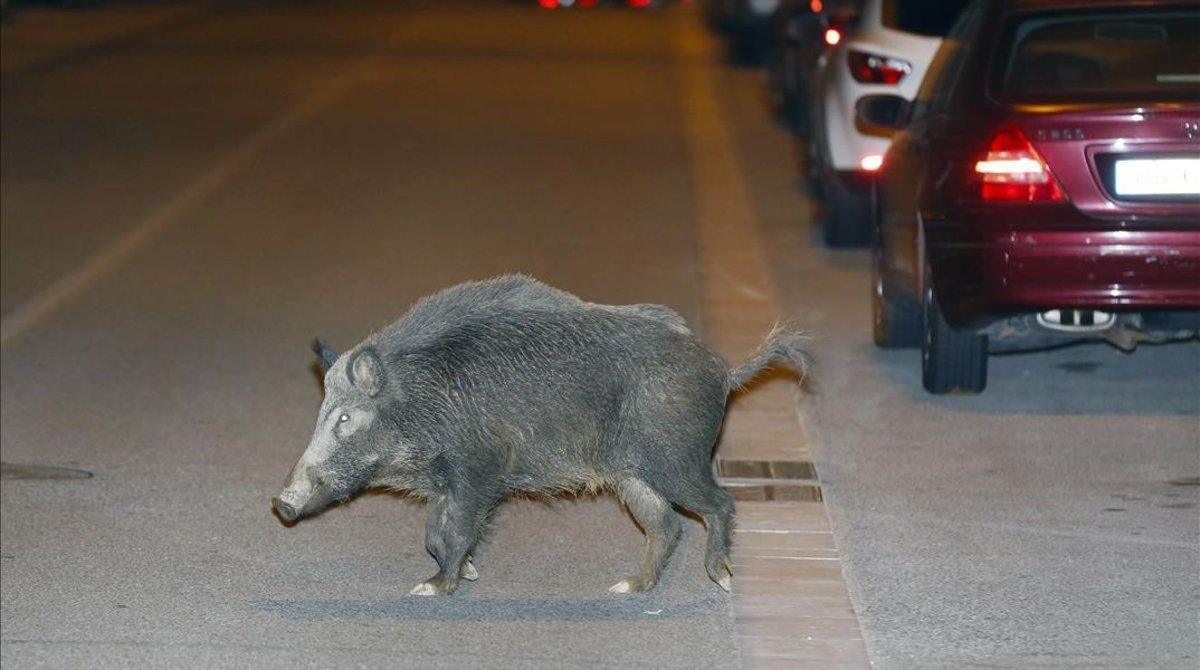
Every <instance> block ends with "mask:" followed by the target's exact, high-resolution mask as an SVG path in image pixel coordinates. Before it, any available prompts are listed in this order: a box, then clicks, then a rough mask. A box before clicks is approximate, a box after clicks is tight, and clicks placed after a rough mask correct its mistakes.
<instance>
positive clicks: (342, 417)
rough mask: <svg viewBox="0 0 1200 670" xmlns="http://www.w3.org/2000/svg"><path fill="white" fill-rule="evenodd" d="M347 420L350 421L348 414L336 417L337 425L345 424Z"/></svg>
mask: <svg viewBox="0 0 1200 670" xmlns="http://www.w3.org/2000/svg"><path fill="white" fill-rule="evenodd" d="M349 420H350V415H349V414H342V415H341V416H339V417H338V423H346V422H347V421H349Z"/></svg>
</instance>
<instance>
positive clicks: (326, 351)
mask: <svg viewBox="0 0 1200 670" xmlns="http://www.w3.org/2000/svg"><path fill="white" fill-rule="evenodd" d="M312 350H313V353H315V354H316V355H317V358H319V359H320V360H321V372H328V371H329V368H331V367H333V364H334V363H335V362H336V361H337V359H338V355H337V352H336V351H334V350H333V349H330V348H329V345H328V344H325V343H324V342H322V341H321V340H319V339H317V340H313V343H312Z"/></svg>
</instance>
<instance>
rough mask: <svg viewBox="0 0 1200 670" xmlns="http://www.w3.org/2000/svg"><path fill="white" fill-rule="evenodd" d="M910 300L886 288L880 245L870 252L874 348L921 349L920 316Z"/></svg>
mask: <svg viewBox="0 0 1200 670" xmlns="http://www.w3.org/2000/svg"><path fill="white" fill-rule="evenodd" d="M915 307H916V302H915V301H913V300H907V301H905V300H901V299H899V298H898V297H897V296H896V295H895V292H894V291H891V290H889V289H888V285H887V280H886V279H885V278H884V271H883V245H881V244H880V243H879V242H878V241H877V242H876V243H875V245H874V248H873V250H872V253H871V315H872V317H873V318H872V326H873V331H874V332H873V334H874V338H875V345H876V346H878V347H880V348H882V349H904V348H911V347H919V346H921V313H920V311H919V310H917V309H915Z"/></svg>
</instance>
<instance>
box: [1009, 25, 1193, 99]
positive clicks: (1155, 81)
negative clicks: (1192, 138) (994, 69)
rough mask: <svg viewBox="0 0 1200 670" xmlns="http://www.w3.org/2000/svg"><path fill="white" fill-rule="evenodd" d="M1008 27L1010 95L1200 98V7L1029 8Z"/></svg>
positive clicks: (1018, 97)
mask: <svg viewBox="0 0 1200 670" xmlns="http://www.w3.org/2000/svg"><path fill="white" fill-rule="evenodd" d="M1006 35H1007V37H1006V39H1005V41H1004V42H1002V44H1003V45H1005V46H1002V47H1001V50H1000V52H999V53H1000V54H1001V55H1002V56H1003V57H1002V58H1000V59H998V61H997V62H998V64H999V67H1000V72H998V73H997V74H998V75H999V79H1000V81H1001V85H1000V88H1001V90H1002V91H1003V97H1005V98H1007V99H1010V100H1027V101H1046V102H1074V101H1081V102H1089V101H1119V102H1145V103H1152V102H1172V101H1178V100H1198V99H1200V46H1198V45H1200V10H1191V9H1186V10H1180V9H1178V8H1174V9H1168V10H1160V11H1154V10H1146V9H1142V10H1136V11H1124V12H1117V11H1109V12H1096V11H1089V12H1086V13H1072V14H1058V15H1036V16H1028V17H1023V18H1021V19H1019V20H1018V21H1017V22H1016V23H1014V24H1013V25H1012V26H1010V27H1009V28H1008V30H1007V31H1006Z"/></svg>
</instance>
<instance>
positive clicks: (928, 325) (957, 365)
mask: <svg viewBox="0 0 1200 670" xmlns="http://www.w3.org/2000/svg"><path fill="white" fill-rule="evenodd" d="M924 284H925V285H924V286H923V287H922V289H921V294H922V299H921V303H922V305H921V307H922V309H921V312H922V316H923V318H922V321H923V329H922V330H923V331H924V332H923V337H922V338H921V380H922V384H923V385H924V386H925V390H926V391H929V392H930V393H934V394H938V395H940V394H944V393H981V392H982V391H983V389H984V387H986V386H987V364H988V359H987V336H986V335H979V334H977V333H975V331H973V330H969V329H966V328H955V327H954V326H951V325H950V324H949V323H947V321H946V318H945V316H943V315H942V310H941V308H940V307H938V304H937V300H936V299H935V298H934V294H933V282H932V281H931V277H930V272H929V267H928V265H926V267H925V282H924Z"/></svg>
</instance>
